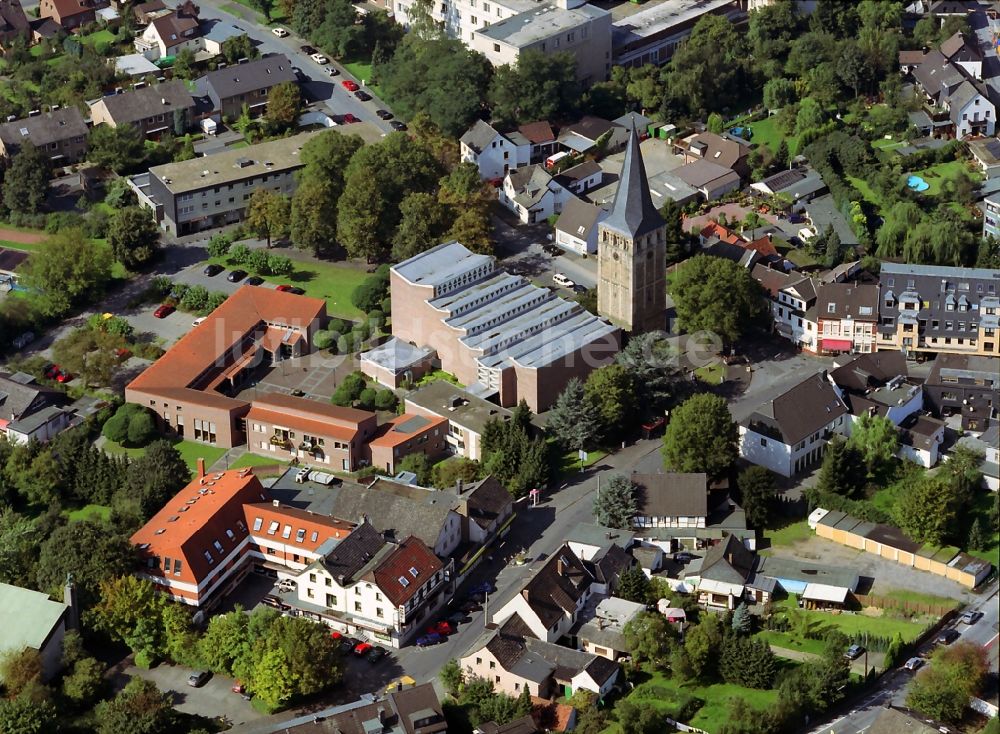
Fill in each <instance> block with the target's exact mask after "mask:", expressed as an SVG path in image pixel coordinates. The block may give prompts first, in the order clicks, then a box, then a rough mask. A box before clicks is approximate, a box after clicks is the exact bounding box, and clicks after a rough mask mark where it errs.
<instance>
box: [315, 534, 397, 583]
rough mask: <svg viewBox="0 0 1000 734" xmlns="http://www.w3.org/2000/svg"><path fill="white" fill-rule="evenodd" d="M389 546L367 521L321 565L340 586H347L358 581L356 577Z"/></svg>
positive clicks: (334, 549)
mask: <svg viewBox="0 0 1000 734" xmlns="http://www.w3.org/2000/svg"><path fill="white" fill-rule="evenodd" d="M387 545H388V544H387V543H386V540H385V538H384V537H382V533H380V532H379V531H378V530H376V529H375V528H374V527H373V526H372V524H371V523H369V522H367V521H366V522H363V523H361V524H360V525H358V526H357V527H356V528H354V530H352V531H351V534H350V535H348V536H347V537H346V538H344V539H343V540H342V541H340V542H339V543H338V544H337V545H336V546H334V548H333V549H332V550H331V551H330V552H329V553H327V554H326V556H324V557H323V558H322V559H321V560H320V561H319V563H322V564H323V566H325V567H326V569H327V570H328V571H329V572H330V574H331V575H332V576H333V577H334V578H335V579H337V583H338V584H340V585H341V586H345V585H348V584H350V583H351V582H353V581H356V580H357V579H356V578H355V576H356V575H357V574H358V573H359V572H360V571H361V570H362V569H363V568H365V567H366V566H368V565H369V564H370V563H371V562H372V560H373V559H374V558H375V556H376V555H377V554H378V553H379V552H380V551H381V550H382V549H383V548H385V547H386V546H387Z"/></svg>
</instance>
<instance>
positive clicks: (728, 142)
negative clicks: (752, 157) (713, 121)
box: [688, 132, 750, 168]
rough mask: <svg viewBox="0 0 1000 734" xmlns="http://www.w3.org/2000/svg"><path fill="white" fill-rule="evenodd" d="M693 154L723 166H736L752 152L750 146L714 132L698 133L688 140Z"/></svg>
mask: <svg viewBox="0 0 1000 734" xmlns="http://www.w3.org/2000/svg"><path fill="white" fill-rule="evenodd" d="M688 147H689V148H690V150H691V153H692V155H698V156H699V157H700V158H701V159H702V160H705V161H708V162H710V163H715V164H717V165H719V166H722V167H723V168H735V167H736V166H738V165H739V163H740V161H741V160H742V159H744V158H745V157H746V156H747V155H748V154H749V153H750V147H749V146H748V145H746V144H745V143H741V142H739V141H737V140H734V139H733V138H730V137H725V136H722V135H718V134H716V133H712V132H703V133H698V134H697V135H695V136H694V137H692V138H691V139H690V140H688Z"/></svg>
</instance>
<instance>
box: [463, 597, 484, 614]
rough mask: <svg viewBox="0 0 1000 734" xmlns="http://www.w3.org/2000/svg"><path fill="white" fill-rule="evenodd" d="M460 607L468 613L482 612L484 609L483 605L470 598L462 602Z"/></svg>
mask: <svg viewBox="0 0 1000 734" xmlns="http://www.w3.org/2000/svg"><path fill="white" fill-rule="evenodd" d="M459 609H460V610H462V611H463V612H465V613H467V614H471V613H472V612H481V611H482V610H483V605H482V604H480V603H479V602H475V601H472V600H471V599H470V600H469V601H467V602H465V603H464V604H462V606H460V607H459Z"/></svg>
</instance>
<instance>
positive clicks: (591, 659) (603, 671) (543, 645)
mask: <svg viewBox="0 0 1000 734" xmlns="http://www.w3.org/2000/svg"><path fill="white" fill-rule="evenodd" d="M524 642H525V647H526V648H527V650H528V652H531V653H535V654H536V655H539V656H540V657H542V658H543V659H544V660H546V661H548V662H549V663H551V664H553V665H554V666H555V670H553V672H552V675H553V677H554V678H555V679H556V680H557V681H560V682H567V683H568V682H569V681H570V680H572V679H573V678H574V677H576V676H577V675H579V674H580V673H583V672H586V673H588V674H589V675H590V677H591V678H593V679H594V682H595V683H596V684H597V685H599V686H602V685H604V684H605V683H606V682H607V681H608V679H609V678H611V676H613V675H614V674H615V673H616V672H617V671H618V664H617V663H615V662H612V661H611V660H608V659H607V658H604V657H601V656H600V655H594V654H593V653H589V652H584V651H583V650H573V649H571V648H569V647H563V646H562V645H557V644H555V643H553V642H546V641H545V640H536V639H535V638H533V637H529V638H528V639H526V640H525V641H524Z"/></svg>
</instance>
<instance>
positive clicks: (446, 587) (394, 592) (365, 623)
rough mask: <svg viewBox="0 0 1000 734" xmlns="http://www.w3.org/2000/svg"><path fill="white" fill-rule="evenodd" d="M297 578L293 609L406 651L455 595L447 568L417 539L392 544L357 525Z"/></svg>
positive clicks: (368, 527) (365, 525)
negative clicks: (436, 613)
mask: <svg viewBox="0 0 1000 734" xmlns="http://www.w3.org/2000/svg"><path fill="white" fill-rule="evenodd" d="M323 551H324V552H323V553H322V556H321V558H319V559H317V560H316V561H314V562H313V563H311V564H309V565H308V566H307V567H306V568H304V569H303V570H302V571H301V572H299V573H298V574H297V575H295V576H294V577H292V578H294V580H295V582H296V595H297V596H296V598H295V599H294V600H293V601H292V604H293V605H294V607H295V608H296V609H297V610H298V611H299V612H300V613H302V614H303V615H304V616H310V617H312V618H314V619H317V620H322V621H324V622H326V623H327V624H329V625H330V626H331V627H333V628H334V629H336V630H338V631H340V632H342V633H345V634H363V635H367V636H368V637H370V638H371V639H373V640H377V641H378V642H381V643H384V644H388V645H391V646H392V647H397V648H398V647H402V646H403V645H405V644H406V643H407V642H408V641H409V640H410V639H411V638H412V637H414V636H415V635H416V634H418V633H419V632H420V631H421V630H422V629H423V626H424V624H425V623H426V622H428V621H429V620H430V618H431V616H432V615H433V614H434V613H435V612H436V611H437V610H438V609H439V608H441V607H442V606H443V605H444V604H445V603H447V602H448V601H449V600H450V599H451V596H452V593H453V592H454V588H453V587H454V584H453V579H452V571H453V563H451V562H450V561H449V562H448V564H447V565H446V564H445V563H443V562H442V561H441V559H439V558H438V557H437V556H436V555H435V554H434V552H433V551H431V550H430V549H429V548H428V547H427V546H426V545H424V544H423V543H422V542H421V541H420V540H419V539H418V538H414V537H412V536H411V537H408V538H406V539H404V540H402V541H401V542H399V543H395V542H391V541H389V540H387V539H386V538H385V537H384V536H383V534H382V533H380V532H378V531H377V530H376V529H375V528H374V527H372V525H371V524H370V523H367V522H363V523H361V524H360V525H358V526H357V527H356V528H355V529H354V530H353V531H352V532H351V533H350V535H348V536H347V537H346V538H345V539H343V540H342V541H340V542H339V543H329V544H328V545H327V547H326V548H324V549H323Z"/></svg>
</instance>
